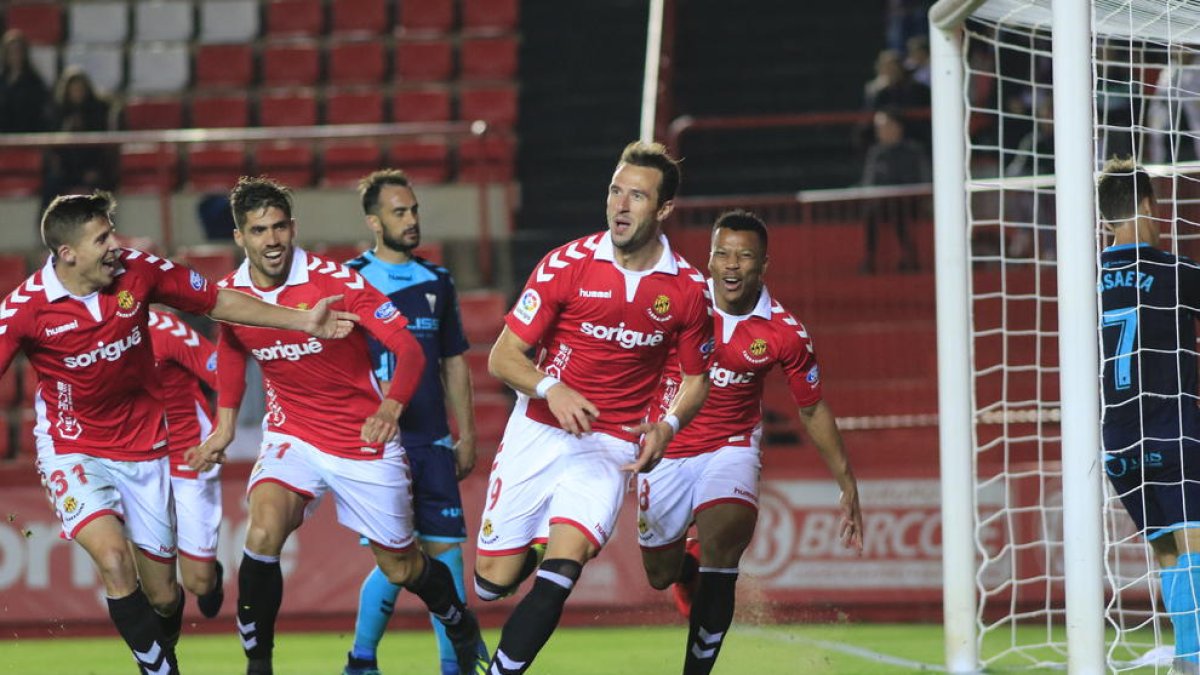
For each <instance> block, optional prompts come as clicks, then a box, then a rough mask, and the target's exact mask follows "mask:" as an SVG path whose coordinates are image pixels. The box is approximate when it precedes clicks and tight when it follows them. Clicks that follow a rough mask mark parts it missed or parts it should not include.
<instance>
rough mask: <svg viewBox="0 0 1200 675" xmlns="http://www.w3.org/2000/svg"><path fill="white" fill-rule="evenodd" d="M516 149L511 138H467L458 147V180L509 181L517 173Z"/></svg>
mask: <svg viewBox="0 0 1200 675" xmlns="http://www.w3.org/2000/svg"><path fill="white" fill-rule="evenodd" d="M514 161H515V148H514V147H513V142H512V140H511V139H509V138H503V137H500V136H497V135H494V134H490V135H487V136H484V137H483V138H466V139H463V140H462V141H461V142H460V143H459V145H458V179H459V180H462V181H477V180H487V181H509V180H512V179H513V176H514V175H515V173H516V168H515V166H514Z"/></svg>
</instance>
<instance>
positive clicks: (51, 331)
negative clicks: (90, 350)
mask: <svg viewBox="0 0 1200 675" xmlns="http://www.w3.org/2000/svg"><path fill="white" fill-rule="evenodd" d="M76 328H79V322H78V321H71V322H69V323H64V324H63V325H61V326H54V327H53V328H47V329H46V335H47V336H52V335H58V334H59V333H65V332H67V331H69V330H75V329H76Z"/></svg>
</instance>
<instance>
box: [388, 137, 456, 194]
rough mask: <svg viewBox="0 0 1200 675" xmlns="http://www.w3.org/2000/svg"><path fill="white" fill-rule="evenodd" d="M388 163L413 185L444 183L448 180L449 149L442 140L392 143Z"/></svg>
mask: <svg viewBox="0 0 1200 675" xmlns="http://www.w3.org/2000/svg"><path fill="white" fill-rule="evenodd" d="M388 163H389V164H390V165H391V166H394V167H396V168H398V169H403V170H404V172H405V173H407V174H408V177H409V178H411V179H412V180H413V182H415V183H424V184H427V185H428V184H432V183H445V182H446V181H447V180H449V178H450V149H449V148H448V147H447V145H446V142H445V141H442V140H436V141H397V142H395V143H392V144H391V146H390V147H389V148H388Z"/></svg>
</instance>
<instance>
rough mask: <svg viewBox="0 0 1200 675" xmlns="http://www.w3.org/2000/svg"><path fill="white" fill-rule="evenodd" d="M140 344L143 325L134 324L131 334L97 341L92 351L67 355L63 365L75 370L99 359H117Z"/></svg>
mask: <svg viewBox="0 0 1200 675" xmlns="http://www.w3.org/2000/svg"><path fill="white" fill-rule="evenodd" d="M123 292H124V291H122V293H123ZM140 344H142V330H141V326H134V327H133V330H132V331H131V332H130V333H129V335H126V336H125V337H123V338H121V339H120V340H117V341H116V342H103V341H101V342H97V343H96V348H95V349H93V350H91V351H88V352H84V353H82V354H76V355H75V356H68V357H66V358H65V359H63V365H64V366H66V367H67V368H70V369H72V370H74V369H75V368H87V367H88V366H90V365H93V364H95V363H96V362H98V361H116V360H118V359H120V358H121V357H122V356H124V355H125V352H127V351H129V350H130V349H133V347H134V346H135V345H140Z"/></svg>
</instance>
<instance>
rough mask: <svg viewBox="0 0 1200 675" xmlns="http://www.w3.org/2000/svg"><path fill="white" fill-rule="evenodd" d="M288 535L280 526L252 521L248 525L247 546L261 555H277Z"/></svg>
mask: <svg viewBox="0 0 1200 675" xmlns="http://www.w3.org/2000/svg"><path fill="white" fill-rule="evenodd" d="M286 538H287V535H286V534H285V533H284V532H283V531H282V530H281V529H280V528H278V527H273V526H271V525H268V524H263V523H259V522H255V521H253V520H252V521H251V522H250V524H249V525H248V526H247V527H246V548H247V549H248V550H249V551H250V552H252V553H257V554H259V555H270V556H277V555H279V553H280V552H281V551H282V550H283V543H284V541H285V540H286Z"/></svg>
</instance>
